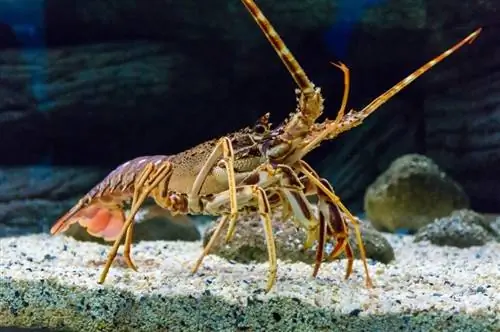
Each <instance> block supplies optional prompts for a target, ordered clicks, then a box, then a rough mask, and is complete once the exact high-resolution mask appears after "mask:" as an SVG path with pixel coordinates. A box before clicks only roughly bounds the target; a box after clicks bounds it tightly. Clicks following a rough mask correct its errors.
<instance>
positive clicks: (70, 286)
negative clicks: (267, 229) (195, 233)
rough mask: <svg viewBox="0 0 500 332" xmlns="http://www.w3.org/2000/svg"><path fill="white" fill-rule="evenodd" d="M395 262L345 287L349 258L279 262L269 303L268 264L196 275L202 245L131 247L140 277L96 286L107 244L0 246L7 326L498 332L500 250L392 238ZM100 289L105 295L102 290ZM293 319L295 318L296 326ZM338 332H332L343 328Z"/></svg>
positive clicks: (218, 266)
mask: <svg viewBox="0 0 500 332" xmlns="http://www.w3.org/2000/svg"><path fill="white" fill-rule="evenodd" d="M387 238H388V239H389V241H390V242H391V244H392V245H393V246H394V250H395V255H396V260H395V261H394V262H392V263H391V264H389V265H383V264H380V263H377V264H374V265H370V271H371V274H372V277H373V281H374V284H375V287H374V288H373V289H366V288H365V286H364V279H363V270H362V266H361V263H360V262H359V261H356V262H355V265H354V273H353V275H352V276H351V278H350V279H349V280H348V281H344V280H343V275H344V271H345V261H337V262H333V263H328V264H324V265H323V266H322V269H321V270H320V273H319V276H318V277H317V278H316V279H313V278H312V277H311V272H312V268H311V266H309V265H306V264H303V263H294V264H290V263H285V262H279V263H278V281H277V284H276V286H275V288H274V289H273V290H272V291H271V292H270V293H269V294H267V295H266V294H263V293H262V292H261V291H260V289H261V288H262V287H263V286H264V285H265V281H266V277H267V264H257V265H242V264H232V263H230V262H227V261H225V260H223V259H221V258H218V257H216V256H208V257H207V258H206V259H205V261H204V264H203V265H202V267H201V269H200V270H199V272H198V274H197V275H194V276H191V275H190V274H189V267H190V266H191V264H192V263H193V262H194V261H195V260H196V258H197V256H198V254H199V253H200V250H201V247H200V246H201V243H200V242H195V243H184V242H142V243H139V244H137V245H135V246H133V253H132V255H133V258H134V260H135V262H136V263H137V265H138V267H139V272H133V271H131V270H129V269H126V268H123V267H121V265H118V266H117V265H114V266H113V267H112V269H111V271H110V274H109V275H108V278H107V280H106V283H105V285H103V286H101V285H98V284H97V282H96V281H97V278H98V276H99V274H100V272H101V269H102V265H99V266H96V264H95V263H96V262H104V261H105V259H106V255H107V252H108V250H109V247H106V246H102V245H98V244H93V243H86V242H77V241H75V240H73V239H70V238H67V237H61V236H58V237H51V236H49V235H32V236H26V237H18V238H4V239H0V326H2V325H17V326H33V325H35V326H36V325H38V326H47V327H57V326H59V327H66V328H68V329H70V330H80V331H82V330H87V329H94V328H100V329H101V330H103V331H108V330H109V331H121V330H123V331H126V330H137V331H139V330H141V331H142V330H144V331H147V330H148V329H149V330H151V329H164V328H169V331H177V330H179V331H202V330H204V329H208V330H213V329H219V330H224V331H235V330H236V326H239V327H240V328H242V329H243V328H246V327H248V328H251V329H252V330H257V331H258V330H260V329H261V328H263V327H264V326H265V327H266V328H267V329H268V330H272V329H283V330H285V329H286V330H289V331H293V330H297V331H307V330H311V331H313V330H317V329H322V328H323V329H326V328H329V327H330V328H334V327H336V328H339V329H340V328H341V329H342V331H363V330H364V328H368V327H370V328H369V330H370V331H378V330H379V329H387V330H391V329H393V328H394V329H396V328H398V329H401V330H403V331H419V330H425V328H426V327H427V328H432V327H433V326H437V325H436V324H438V325H439V326H440V331H458V330H460V329H464V328H466V329H468V330H471V331H474V330H475V331H500V255H499V254H500V243H497V242H490V243H488V244H487V245H485V246H482V247H472V248H468V249H457V248H451V247H436V246H432V245H430V244H428V243H413V242H412V237H410V236H408V237H404V238H401V237H399V236H396V235H387ZM99 289H101V290H99ZM294 317H295V318H294ZM334 330H335V329H334Z"/></svg>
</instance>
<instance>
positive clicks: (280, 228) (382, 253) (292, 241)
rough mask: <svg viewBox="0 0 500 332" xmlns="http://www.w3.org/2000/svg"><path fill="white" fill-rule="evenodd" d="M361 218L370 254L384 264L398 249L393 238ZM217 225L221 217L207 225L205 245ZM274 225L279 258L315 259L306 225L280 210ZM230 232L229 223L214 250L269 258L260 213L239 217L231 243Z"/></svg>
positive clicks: (238, 257) (241, 258)
mask: <svg viewBox="0 0 500 332" xmlns="http://www.w3.org/2000/svg"><path fill="white" fill-rule="evenodd" d="M358 221H359V222H360V224H361V234H362V238H363V241H364V244H365V249H366V255H367V257H368V258H371V259H373V260H376V261H379V262H382V263H384V264H387V263H389V262H390V261H392V260H393V259H394V251H393V249H392V247H391V245H390V244H389V242H388V241H387V240H386V239H385V238H384V237H383V236H382V235H381V234H380V233H379V232H377V231H376V230H374V229H373V228H371V227H369V226H366V224H365V223H364V222H363V221H361V220H359V219H358ZM216 225H217V221H216V222H214V223H213V225H212V226H211V227H208V228H207V229H206V231H205V233H204V235H203V245H204V246H205V245H206V244H207V243H208V241H209V240H210V238H211V236H212V234H213V231H214V230H215V227H216ZM349 226H350V227H349V228H350V234H349V243H350V244H351V245H352V248H353V250H354V255H355V257H356V258H359V250H358V245H357V242H356V238H355V234H354V229H353V227H352V226H351V225H350V224H349ZM273 228H274V229H273V233H274V238H275V244H276V254H277V257H278V259H280V260H283V261H290V262H297V261H301V262H305V263H307V264H312V263H314V261H315V248H316V247H315V246H314V247H313V248H312V249H308V250H306V251H304V250H303V243H304V242H305V240H306V234H305V232H304V230H303V229H302V228H299V229H297V228H296V227H295V225H294V224H293V222H292V221H289V220H288V221H286V222H283V221H282V220H281V215H280V214H279V213H277V214H275V216H274V218H273ZM226 232H227V226H226V227H225V228H224V229H223V231H222V233H223V235H221V236H220V237H219V238H218V239H217V240H216V242H215V244H214V246H213V247H212V251H211V253H213V254H215V255H218V256H220V257H223V258H226V259H229V260H234V261H236V262H239V263H245V264H248V263H251V262H267V261H268V254H267V246H266V241H265V236H264V230H263V227H262V222H261V221H260V219H259V218H258V216H257V215H253V214H252V215H249V216H245V217H242V218H240V220H238V223H237V226H236V231H235V234H234V237H233V240H232V241H231V242H230V243H229V244H225V243H224V237H225V233H226ZM331 249H332V248H330V250H331ZM339 258H345V255H344V254H342V255H340V256H339Z"/></svg>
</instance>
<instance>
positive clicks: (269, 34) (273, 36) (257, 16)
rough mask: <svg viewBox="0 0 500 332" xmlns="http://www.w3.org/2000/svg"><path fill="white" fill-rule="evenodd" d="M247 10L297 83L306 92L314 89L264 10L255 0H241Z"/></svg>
mask: <svg viewBox="0 0 500 332" xmlns="http://www.w3.org/2000/svg"><path fill="white" fill-rule="evenodd" d="M241 1H242V2H243V4H244V5H245V7H246V8H247V10H248V11H249V12H250V15H252V17H253V18H254V20H255V22H257V24H258V25H259V27H260V28H261V30H262V32H263V33H264V35H265V36H266V38H267V40H269V42H270V43H271V45H272V46H273V48H274V50H275V51H276V53H277V54H278V56H279V57H280V59H281V61H283V64H284V65H285V67H286V68H287V69H288V72H289V73H290V75H292V77H293V79H294V81H295V83H297V85H298V87H299V89H300V90H302V91H304V92H309V91H311V92H312V91H313V90H314V84H313V83H312V82H311V81H310V80H309V78H308V77H307V75H306V73H305V71H304V69H302V67H301V66H300V64H299V63H298V61H297V60H296V59H295V57H294V56H293V54H292V53H291V52H290V50H289V49H288V47H286V45H285V43H284V42H283V40H282V39H281V37H280V36H279V34H278V33H277V32H276V30H275V29H274V27H273V26H272V25H271V22H269V20H268V19H267V18H266V16H265V15H264V14H263V13H262V11H261V10H260V9H259V7H257V5H256V4H255V2H254V1H253V0H241Z"/></svg>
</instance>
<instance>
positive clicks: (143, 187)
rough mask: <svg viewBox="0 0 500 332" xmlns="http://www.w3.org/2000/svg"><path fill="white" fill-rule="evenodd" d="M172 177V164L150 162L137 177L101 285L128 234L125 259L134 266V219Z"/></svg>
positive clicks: (100, 279) (100, 280)
mask: <svg viewBox="0 0 500 332" xmlns="http://www.w3.org/2000/svg"><path fill="white" fill-rule="evenodd" d="M171 175H172V164H171V163H170V162H169V161H162V162H160V163H159V165H156V164H155V163H153V162H148V164H147V165H146V166H145V167H144V168H143V169H142V170H141V173H140V174H139V176H137V177H136V179H135V181H134V195H133V197H132V204H131V208H130V213H129V214H128V216H127V218H126V220H125V223H124V225H123V228H122V230H121V232H120V234H119V235H118V237H117V239H116V240H115V242H114V244H113V247H112V248H111V251H110V252H109V254H108V259H107V261H106V265H105V266H104V269H103V271H102V273H101V276H100V278H99V281H98V282H99V283H100V284H102V283H104V280H105V279H106V276H107V275H108V272H109V269H110V267H111V264H112V263H113V260H114V259H115V257H116V254H117V253H118V248H119V247H120V242H121V240H122V239H123V236H125V233H127V237H126V240H125V252H126V253H127V254H126V255H125V259H126V260H127V264H129V263H131V264H132V266H134V265H133V263H132V261H131V259H130V246H131V243H132V231H131V230H130V229H131V228H132V226H133V221H134V217H135V215H136V214H137V212H138V211H139V208H140V207H141V205H142V203H144V201H145V200H146V198H147V197H148V196H149V194H150V193H151V191H152V190H153V189H155V188H156V187H157V186H158V185H159V183H160V182H161V181H165V182H166V183H168V181H169V179H170V176H171ZM127 255H128V257H127ZM134 267H135V266H134Z"/></svg>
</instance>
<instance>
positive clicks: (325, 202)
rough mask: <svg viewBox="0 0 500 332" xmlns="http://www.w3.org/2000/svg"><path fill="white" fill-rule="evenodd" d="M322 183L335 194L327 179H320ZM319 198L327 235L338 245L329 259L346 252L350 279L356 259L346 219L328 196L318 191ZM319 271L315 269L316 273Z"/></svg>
mask: <svg viewBox="0 0 500 332" xmlns="http://www.w3.org/2000/svg"><path fill="white" fill-rule="evenodd" d="M320 181H321V183H322V184H323V185H324V186H325V188H327V189H328V190H329V191H330V192H333V188H332V186H331V185H330V183H329V182H328V181H327V180H326V179H320ZM317 192H318V198H319V204H318V207H319V210H320V217H323V218H322V219H324V220H325V224H326V233H327V235H328V237H333V238H334V239H335V240H336V245H335V247H334V248H333V250H332V252H331V253H330V255H329V256H328V259H330V260H331V259H334V258H335V257H337V256H339V255H340V254H341V253H342V252H345V254H346V257H347V269H346V274H345V279H347V278H349V276H350V275H351V273H352V266H353V263H354V257H353V254H352V248H351V245H350V244H349V241H348V233H349V232H348V228H347V225H346V223H345V220H344V218H343V217H342V215H341V214H340V211H339V208H338V206H337V205H335V203H334V202H333V201H331V200H330V199H329V198H328V196H327V195H326V194H325V193H323V192H322V191H321V190H318V191H317ZM318 270H319V265H318V269H317V270H316V269H315V272H316V273H317V271H318Z"/></svg>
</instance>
